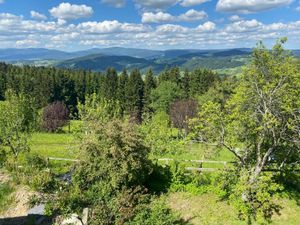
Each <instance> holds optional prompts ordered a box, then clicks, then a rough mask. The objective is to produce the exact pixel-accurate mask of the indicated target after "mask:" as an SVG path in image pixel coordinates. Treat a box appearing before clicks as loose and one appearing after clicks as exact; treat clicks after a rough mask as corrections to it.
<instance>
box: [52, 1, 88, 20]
mask: <svg viewBox="0 0 300 225" xmlns="http://www.w3.org/2000/svg"><path fill="white" fill-rule="evenodd" d="M49 12H50V13H51V15H52V16H53V17H55V18H58V19H64V20H66V19H78V18H81V17H90V16H91V15H92V14H93V9H92V7H89V6H86V5H71V4H70V3H65V2H63V3H61V4H60V5H59V6H57V7H53V8H52V9H50V10H49Z"/></svg>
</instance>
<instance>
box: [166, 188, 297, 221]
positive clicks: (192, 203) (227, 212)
mask: <svg viewBox="0 0 300 225" xmlns="http://www.w3.org/2000/svg"><path fill="white" fill-rule="evenodd" d="M277 201H278V202H279V203H280V205H281V206H282V207H283V208H282V210H281V211H280V214H276V215H274V217H273V220H272V222H271V223H270V224H271V225H298V224H300V213H299V212H300V206H299V205H298V204H297V202H296V200H294V199H287V198H282V199H278V200H277ZM168 203H169V206H170V207H171V208H172V209H173V210H174V211H176V212H178V213H180V215H181V216H182V217H183V218H184V219H185V220H186V221H189V222H190V224H195V225H228V224H230V225H246V222H244V221H240V220H239V219H238V218H237V215H238V214H237V211H236V209H235V208H234V207H232V206H231V205H229V204H228V203H227V202H226V201H220V199H219V198H218V197H217V196H216V195H215V194H212V193H209V194H203V195H199V196H195V195H191V194H187V193H172V194H170V195H169V196H168ZM258 224H259V223H254V225H258Z"/></svg>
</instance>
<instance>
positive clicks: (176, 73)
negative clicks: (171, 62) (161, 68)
mask: <svg viewBox="0 0 300 225" xmlns="http://www.w3.org/2000/svg"><path fill="white" fill-rule="evenodd" d="M169 80H170V81H171V82H174V83H175V84H177V85H179V83H180V69H179V67H178V66H175V67H173V68H172V69H171V70H170V71H169Z"/></svg>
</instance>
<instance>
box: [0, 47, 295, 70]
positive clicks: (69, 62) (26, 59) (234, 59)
mask: <svg viewBox="0 0 300 225" xmlns="http://www.w3.org/2000/svg"><path fill="white" fill-rule="evenodd" d="M251 52H252V50H251V49H248V48H237V49H225V50H224V49H221V50H194V49H174V50H165V51H160V50H149V49H136V48H121V47H112V48H103V49H100V48H93V49H88V50H83V51H76V52H64V51H59V50H52V49H44V48H26V49H14V48H11V49H0V61H4V62H8V63H14V64H33V65H38V66H40V65H50V66H57V67H64V68H73V69H88V70H94V71H104V70H106V69H107V68H108V67H114V68H116V69H117V70H118V71H121V70H123V69H124V68H127V69H129V70H131V69H133V68H139V69H141V70H146V69H149V68H152V69H153V70H154V71H155V72H160V71H162V70H163V69H165V68H166V67H171V66H176V65H177V66H180V67H182V68H188V69H193V68H195V67H206V68H210V69H215V70H222V69H230V68H237V67H241V66H243V65H244V64H245V63H246V62H247V61H248V59H249V56H250V54H251ZM293 52H294V54H295V55H300V50H295V51H293Z"/></svg>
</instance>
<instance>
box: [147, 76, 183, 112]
mask: <svg viewBox="0 0 300 225" xmlns="http://www.w3.org/2000/svg"><path fill="white" fill-rule="evenodd" d="M181 96H182V91H181V90H180V88H179V87H178V85H177V84H176V83H174V82H171V81H163V82H161V83H160V84H159V86H158V87H157V88H156V89H154V90H153V91H152V92H151V101H152V104H151V107H152V108H153V109H154V110H155V111H163V112H168V110H169V106H170V104H171V103H172V102H174V101H175V100H178V99H180V98H181Z"/></svg>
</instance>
